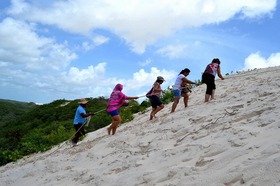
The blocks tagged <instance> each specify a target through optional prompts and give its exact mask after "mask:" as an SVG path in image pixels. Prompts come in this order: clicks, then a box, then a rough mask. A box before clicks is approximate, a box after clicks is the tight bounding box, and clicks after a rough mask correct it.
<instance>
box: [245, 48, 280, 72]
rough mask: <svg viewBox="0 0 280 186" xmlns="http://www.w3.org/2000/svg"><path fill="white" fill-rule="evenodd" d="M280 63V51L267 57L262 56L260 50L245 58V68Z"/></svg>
mask: <svg viewBox="0 0 280 186" xmlns="http://www.w3.org/2000/svg"><path fill="white" fill-rule="evenodd" d="M279 65H280V53H274V54H271V55H270V56H269V57H268V58H267V59H265V58H264V57H262V56H261V55H260V54H259V52H256V53H253V54H251V55H249V56H248V57H247V58H246V59H245V63H244V66H245V67H244V68H243V70H248V69H255V68H267V67H273V66H279Z"/></svg>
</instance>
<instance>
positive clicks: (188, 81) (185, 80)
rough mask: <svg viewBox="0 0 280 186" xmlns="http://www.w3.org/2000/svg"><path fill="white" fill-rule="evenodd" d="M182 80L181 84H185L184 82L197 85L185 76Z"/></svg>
mask: <svg viewBox="0 0 280 186" xmlns="http://www.w3.org/2000/svg"><path fill="white" fill-rule="evenodd" d="M182 80H183V82H182V84H183V83H184V84H185V85H186V84H194V85H197V86H198V85H199V84H197V83H196V82H193V81H190V80H188V79H187V78H183V79H182Z"/></svg>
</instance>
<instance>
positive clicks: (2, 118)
mask: <svg viewBox="0 0 280 186" xmlns="http://www.w3.org/2000/svg"><path fill="white" fill-rule="evenodd" d="M36 106H37V105H36V104H35V103H31V102H30V103H26V102H19V101H13V100H4V99H0V127H2V126H4V125H5V124H6V123H7V122H9V121H12V120H15V119H16V118H17V117H19V116H21V115H23V114H25V113H27V112H29V111H30V110H32V109H34V108H35V107H36Z"/></svg>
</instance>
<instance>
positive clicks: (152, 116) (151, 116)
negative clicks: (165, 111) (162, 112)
mask: <svg viewBox="0 0 280 186" xmlns="http://www.w3.org/2000/svg"><path fill="white" fill-rule="evenodd" d="M155 110H156V108H152V111H151V114H150V120H152V119H153V118H154V115H153V114H154V111H155Z"/></svg>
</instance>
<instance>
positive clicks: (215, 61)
mask: <svg viewBox="0 0 280 186" xmlns="http://www.w3.org/2000/svg"><path fill="white" fill-rule="evenodd" d="M212 63H217V64H221V61H220V60H219V58H214V59H213V60H212Z"/></svg>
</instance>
